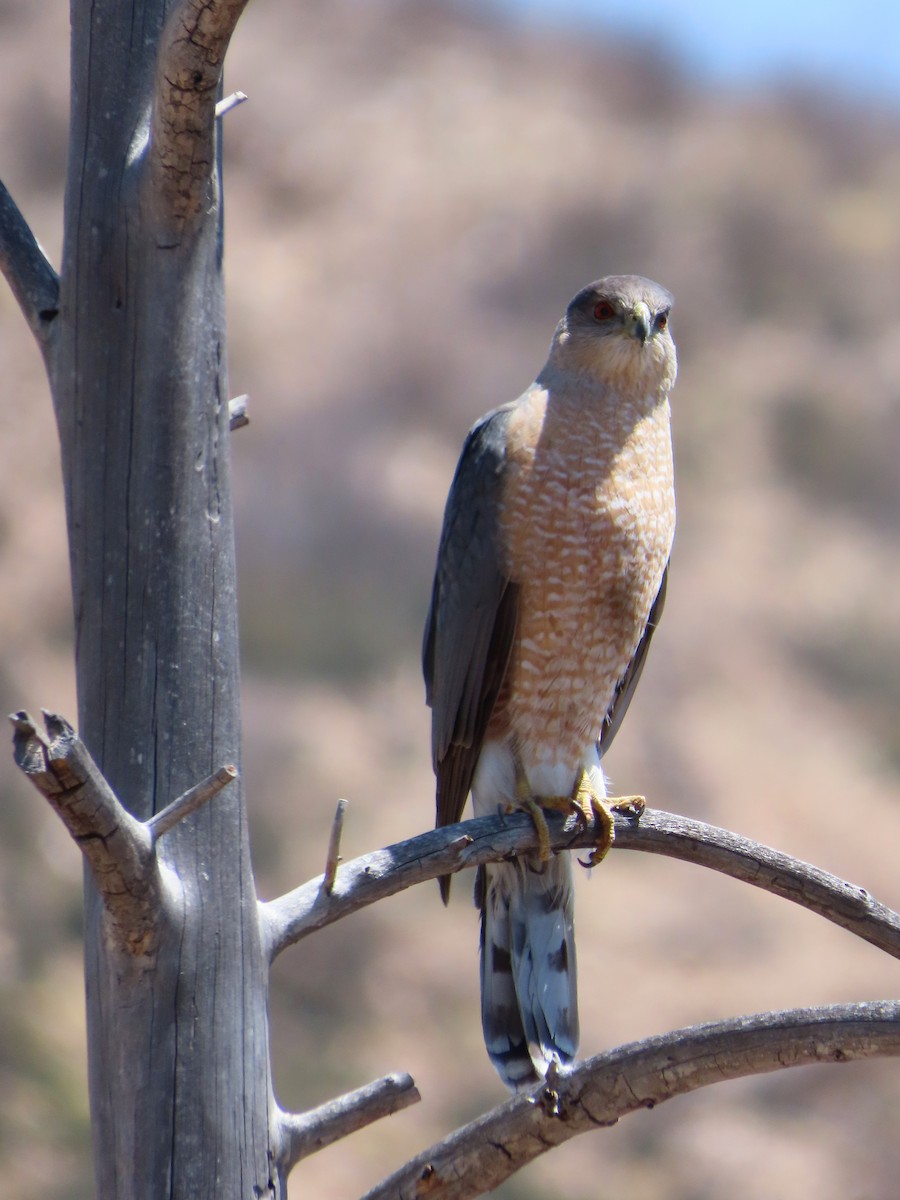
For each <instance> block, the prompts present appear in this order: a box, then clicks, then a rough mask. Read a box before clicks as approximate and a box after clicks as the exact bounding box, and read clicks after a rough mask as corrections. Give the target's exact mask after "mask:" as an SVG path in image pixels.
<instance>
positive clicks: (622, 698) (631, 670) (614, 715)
mask: <svg viewBox="0 0 900 1200" xmlns="http://www.w3.org/2000/svg"><path fill="white" fill-rule="evenodd" d="M668 579H669V564H668V563H666V567H665V570H664V571H663V575H662V580H661V581H660V584H659V591H658V592H657V593H656V599H655V600H654V601H653V606H652V608H651V609H650V616H649V617H648V618H647V624H646V627H645V628H644V633H643V636H642V637H641V640H640V641H639V642H638V648H637V650H635V652H634V657H633V658H632V660H631V662H630V663H629V664H628V667H627V668H626V670H625V674H624V675H623V676H622V678H621V679H620V680H619V682H618V684H617V685H616V691H615V695H614V696H613V701H612V704H611V705H610V706H609V712H608V713H607V714H606V717H605V719H604V721H603V725H602V726H601V728H600V743H599V745H600V754H601V755H603V754H605V753H606V751H607V750H608V749H609V747H610V744H611V742H612V740H613V738H614V737H615V736H616V734H617V733H618V732H619V726H620V725H621V724H622V718H623V717H624V716H625V713H626V712H627V711H628V705H629V704H630V703H631V698H632V696H633V695H634V689H635V688H636V687H637V685H638V680H639V679H640V677H641V671H643V669H644V662H645V660H646V658H647V650H648V649H649V647H650V639H651V638H652V637H653V634H654V632H655V631H656V627H657V625H658V624H659V622H660V619H661V618H662V612H663V608H664V607H665V603H666V584H667V582H668Z"/></svg>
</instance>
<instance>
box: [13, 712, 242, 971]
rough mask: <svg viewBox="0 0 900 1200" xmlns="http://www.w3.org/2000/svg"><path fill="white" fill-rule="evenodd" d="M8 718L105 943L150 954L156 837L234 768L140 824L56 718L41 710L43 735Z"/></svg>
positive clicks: (158, 886)
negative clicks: (91, 893) (86, 872)
mask: <svg viewBox="0 0 900 1200" xmlns="http://www.w3.org/2000/svg"><path fill="white" fill-rule="evenodd" d="M9 719H10V721H11V722H12V725H13V728H14V730H15V732H14V734H13V750H14V754H15V761H16V765H17V766H18V767H19V768H20V770H21V771H22V772H23V773H24V774H25V776H26V777H27V778H28V779H29V780H30V781H31V782H32V783H33V784H34V786H35V787H36V788H37V790H38V791H39V792H40V793H41V795H42V796H44V797H45V799H47V800H48V801H49V802H50V804H51V805H52V806H53V809H54V810H55V812H56V813H57V814H58V815H59V817H60V818H61V819H62V821H63V823H64V824H65V826H66V828H67V829H68V831H69V833H70V834H71V835H72V838H73V840H74V841H75V842H76V844H77V845H78V847H79V849H80V850H81V852H82V854H83V855H84V857H85V861H86V862H87V864H88V867H89V869H90V872H91V874H92V875H93V878H94V882H95V884H96V885H97V890H98V891H99V893H100V896H101V897H102V899H103V905H104V911H105V913H106V916H107V920H108V922H109V933H110V936H111V938H112V940H113V944H114V945H117V946H118V947H120V948H121V949H122V950H125V951H127V952H128V953H129V954H130V955H132V956H135V957H137V956H146V955H149V954H151V953H152V952H153V951H154V949H155V947H156V941H157V935H158V933H159V928H160V916H161V914H162V913H163V912H164V911H165V907H166V903H167V900H168V893H167V890H166V883H165V881H164V879H163V876H162V875H161V874H160V872H159V870H158V865H157V859H156V853H155V846H156V842H157V840H158V839H159V838H160V837H161V836H162V835H163V834H164V833H166V832H168V830H170V829H171V828H172V827H173V826H174V825H177V824H178V822H179V821H181V820H182V819H183V818H184V817H186V816H187V815H188V814H189V813H192V812H195V811H196V810H197V809H198V808H200V806H201V805H203V804H206V803H207V802H208V801H209V800H211V799H212V798H213V796H216V795H218V793H219V792H220V791H221V790H222V788H224V787H225V786H226V785H227V784H229V783H231V782H232V781H233V780H234V779H236V778H237V770H236V768H235V767H231V766H227V767H220V768H219V770H218V771H216V772H215V774H214V775H211V776H210V777H209V778H208V779H204V780H203V781H202V782H201V783H199V784H197V785H196V787H193V788H191V789H190V790H189V791H187V792H185V793H184V795H183V796H179V797H178V799H177V800H174V801H173V802H172V803H171V804H170V805H168V807H167V808H164V809H163V810H162V811H161V812H159V813H157V814H156V815H155V816H154V817H151V818H150V820H149V821H147V822H146V824H145V823H144V822H142V821H139V820H138V819H137V818H136V817H134V816H132V814H131V813H130V812H129V811H128V809H127V808H125V806H124V805H123V804H122V803H121V801H120V800H119V799H118V797H117V796H116V795H115V793H114V792H113V790H112V788H111V787H110V786H109V784H108V783H107V782H106V780H105V778H104V777H103V775H102V773H101V771H100V768H99V767H98V766H97V764H96V763H95V762H94V760H93V758H91V755H90V753H89V752H88V749H87V747H86V746H85V744H84V742H82V740H81V738H79V737H78V735H77V734H76V733H75V730H74V729H73V728H72V726H71V725H70V724H69V723H68V721H66V720H65V718H64V717H61V716H58V715H57V714H56V713H48V712H45V713H44V725H45V728H46V731H47V732H46V734H44V733H43V732H42V731H41V730H40V729H38V727H37V725H36V723H35V721H34V718H33V717H32V716H30V714H29V713H27V712H17V713H13V714H12V716H11V717H10V718H9Z"/></svg>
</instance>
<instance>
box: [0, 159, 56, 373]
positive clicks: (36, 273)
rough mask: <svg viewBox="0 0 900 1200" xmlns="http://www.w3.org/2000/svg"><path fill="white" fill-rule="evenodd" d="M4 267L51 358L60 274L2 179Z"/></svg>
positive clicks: (0, 254)
mask: <svg viewBox="0 0 900 1200" xmlns="http://www.w3.org/2000/svg"><path fill="white" fill-rule="evenodd" d="M0 271H2V272H3V274H4V276H5V277H6V281H7V283H8V284H9V286H10V287H11V288H12V292H13V295H14V296H15V298H16V300H17V301H18V304H19V308H21V310H22V314H23V315H24V317H25V320H26V321H27V322H28V327H29V329H30V330H31V332H32V333H33V334H34V336H35V337H36V338H37V341H38V345H39V346H40V347H41V351H42V353H43V354H44V358H45V360H46V358H47V351H48V345H49V342H50V339H51V335H52V333H53V330H54V329H55V328H56V324H55V321H56V317H57V315H58V314H59V276H58V275H57V274H56V272H55V271H54V269H53V267H52V266H51V265H50V263H49V261H48V260H47V257H46V255H45V254H44V252H43V250H42V249H41V247H40V245H39V244H38V241H37V239H36V238H35V236H34V234H33V233H32V232H31V229H30V227H29V225H28V222H27V221H26V220H25V218H24V216H23V215H22V212H21V210H20V209H19V207H18V205H17V204H16V202H15V201H14V200H13V198H12V196H11V195H10V194H9V192H8V191H7V189H6V187H5V186H4V185H3V184H2V183H0Z"/></svg>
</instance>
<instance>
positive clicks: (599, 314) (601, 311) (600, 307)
mask: <svg viewBox="0 0 900 1200" xmlns="http://www.w3.org/2000/svg"><path fill="white" fill-rule="evenodd" d="M615 315H616V310H615V309H614V308H613V306H612V305H611V304H610V302H609V301H608V300H601V301H600V302H599V303H598V304H595V305H594V320H595V321H611V320H612V318H613V317H614V316H615Z"/></svg>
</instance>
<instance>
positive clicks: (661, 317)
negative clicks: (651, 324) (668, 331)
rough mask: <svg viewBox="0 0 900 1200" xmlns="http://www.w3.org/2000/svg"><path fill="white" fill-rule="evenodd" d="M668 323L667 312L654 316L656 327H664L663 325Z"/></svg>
mask: <svg viewBox="0 0 900 1200" xmlns="http://www.w3.org/2000/svg"><path fill="white" fill-rule="evenodd" d="M668 323H669V314H668V313H660V314H659V316H658V317H657V318H656V328H657V329H665V327H666V326H667V325H668Z"/></svg>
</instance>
